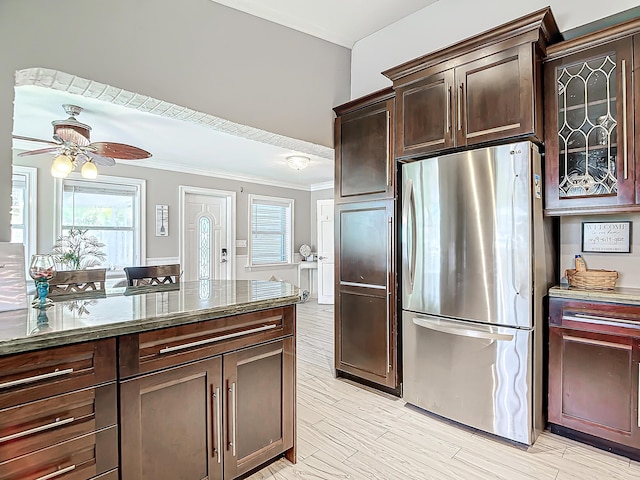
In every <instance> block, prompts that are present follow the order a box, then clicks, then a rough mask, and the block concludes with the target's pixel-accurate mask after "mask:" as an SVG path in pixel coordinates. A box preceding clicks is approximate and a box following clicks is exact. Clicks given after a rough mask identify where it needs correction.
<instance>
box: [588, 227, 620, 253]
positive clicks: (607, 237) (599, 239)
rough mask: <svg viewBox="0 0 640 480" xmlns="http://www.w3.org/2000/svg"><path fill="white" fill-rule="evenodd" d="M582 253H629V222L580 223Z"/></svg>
mask: <svg viewBox="0 0 640 480" xmlns="http://www.w3.org/2000/svg"><path fill="white" fill-rule="evenodd" d="M582 251H583V252H598V253H631V222H626V221H625V222H582Z"/></svg>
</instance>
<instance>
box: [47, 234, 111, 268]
mask: <svg viewBox="0 0 640 480" xmlns="http://www.w3.org/2000/svg"><path fill="white" fill-rule="evenodd" d="M87 231H88V230H87V229H81V228H74V227H72V228H71V229H70V230H69V233H68V234H66V235H60V236H59V237H58V239H57V240H56V243H55V245H54V246H53V250H52V251H51V253H52V255H53V257H54V258H55V261H56V263H58V264H60V265H61V266H63V267H65V268H67V269H69V270H83V269H86V268H89V267H95V266H98V265H101V264H102V262H104V261H105V260H106V259H107V256H106V255H105V253H104V252H103V251H102V247H104V243H102V242H101V241H100V240H98V239H97V238H96V237H94V236H92V235H87Z"/></svg>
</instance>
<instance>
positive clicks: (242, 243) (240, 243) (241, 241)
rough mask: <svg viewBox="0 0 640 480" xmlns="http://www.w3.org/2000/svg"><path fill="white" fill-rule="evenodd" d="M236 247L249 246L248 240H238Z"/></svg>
mask: <svg viewBox="0 0 640 480" xmlns="http://www.w3.org/2000/svg"><path fill="white" fill-rule="evenodd" d="M236 247H239V248H247V241H246V240H236Z"/></svg>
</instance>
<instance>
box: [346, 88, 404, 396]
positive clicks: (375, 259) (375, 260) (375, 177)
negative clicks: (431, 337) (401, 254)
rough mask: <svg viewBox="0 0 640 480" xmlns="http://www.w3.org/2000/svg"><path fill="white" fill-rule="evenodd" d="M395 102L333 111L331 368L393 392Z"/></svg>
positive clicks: (360, 102) (379, 100)
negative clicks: (332, 355) (334, 166)
mask: <svg viewBox="0 0 640 480" xmlns="http://www.w3.org/2000/svg"><path fill="white" fill-rule="evenodd" d="M394 108H395V99H394V93H393V90H392V89H391V88H388V89H385V90H381V91H378V92H375V93H373V94H371V95H368V96H366V97H363V98H360V99H357V100H353V101H351V102H349V103H346V104H344V105H341V106H339V107H336V108H335V109H334V111H335V112H336V115H337V118H336V120H335V131H334V132H335V149H336V162H335V165H336V171H335V179H336V180H335V205H336V215H335V218H336V222H335V225H336V229H335V235H336V237H335V245H336V263H335V266H336V274H335V279H336V305H335V369H336V375H338V376H355V377H357V378H360V379H363V380H365V381H368V382H372V383H374V384H377V385H380V386H382V387H386V388H388V389H392V390H395V389H397V388H398V387H399V385H400V374H399V367H398V349H397V345H398V341H397V338H398V330H397V317H396V311H397V309H396V301H397V297H396V292H397V279H396V267H395V263H396V234H395V232H396V224H395V218H396V217H395V210H396V186H395V183H396V173H395V168H394V159H393V144H394V142H393V121H394V118H393V116H394Z"/></svg>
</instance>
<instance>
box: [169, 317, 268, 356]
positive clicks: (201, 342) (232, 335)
mask: <svg viewBox="0 0 640 480" xmlns="http://www.w3.org/2000/svg"><path fill="white" fill-rule="evenodd" d="M277 326H278V325H277V324H271V325H264V326H262V327H258V328H252V329H251V330H243V331H242V332H235V333H229V334H228V335H221V336H219V337H215V338H206V339H204V340H198V341H197V342H191V343H183V344H181V345H175V346H173V347H165V348H162V349H160V352H159V353H170V352H175V351H177V350H184V349H185V348H191V347H199V346H200V345H206V344H208V343H215V342H219V341H221V340H228V339H230V338H236V337H242V336H243V335H250V334H252V333H258V332H264V331H266V330H272V329H274V328H276V327H277Z"/></svg>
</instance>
